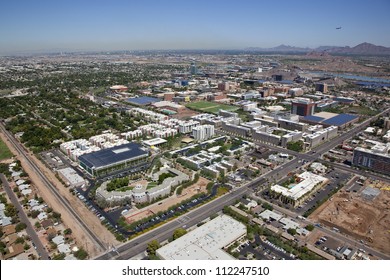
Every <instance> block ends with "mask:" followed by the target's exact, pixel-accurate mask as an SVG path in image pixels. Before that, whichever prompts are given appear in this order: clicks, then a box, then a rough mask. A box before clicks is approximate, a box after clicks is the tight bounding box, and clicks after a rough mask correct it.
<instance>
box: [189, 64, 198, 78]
mask: <svg viewBox="0 0 390 280" xmlns="http://www.w3.org/2000/svg"><path fill="white" fill-rule="evenodd" d="M190 73H191V75H196V74H198V68H197V67H196V64H195V62H192V63H191V66H190Z"/></svg>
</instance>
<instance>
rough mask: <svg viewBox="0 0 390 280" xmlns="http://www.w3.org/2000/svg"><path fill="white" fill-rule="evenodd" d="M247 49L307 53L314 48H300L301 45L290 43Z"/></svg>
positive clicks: (248, 49)
mask: <svg viewBox="0 0 390 280" xmlns="http://www.w3.org/2000/svg"><path fill="white" fill-rule="evenodd" d="M245 50H247V51H258V52H282V53H285V52H296V53H305V52H310V51H312V49H310V48H299V47H293V46H288V45H280V46H277V47H273V48H256V47H255V48H247V49H245Z"/></svg>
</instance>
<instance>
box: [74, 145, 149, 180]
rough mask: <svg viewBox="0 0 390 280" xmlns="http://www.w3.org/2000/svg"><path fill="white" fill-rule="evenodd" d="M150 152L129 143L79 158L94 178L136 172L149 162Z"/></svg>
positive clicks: (81, 164) (81, 165) (83, 166)
mask: <svg viewBox="0 0 390 280" xmlns="http://www.w3.org/2000/svg"><path fill="white" fill-rule="evenodd" d="M148 158H149V150H148V149H147V148H144V147H142V146H141V145H139V144H137V143H128V144H124V145H120V146H116V147H113V148H109V149H104V150H101V151H97V152H93V153H89V154H85V155H82V156H80V157H79V164H80V167H82V168H83V169H84V170H85V171H86V172H87V173H88V174H89V175H91V176H92V177H104V176H107V175H110V174H114V173H118V172H120V171H135V170H138V169H139V168H141V167H142V166H144V165H145V164H146V163H147V162H148Z"/></svg>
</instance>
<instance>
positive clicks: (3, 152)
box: [0, 139, 12, 160]
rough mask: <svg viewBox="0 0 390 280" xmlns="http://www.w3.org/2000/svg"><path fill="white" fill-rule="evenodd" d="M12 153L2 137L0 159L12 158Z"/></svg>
mask: <svg viewBox="0 0 390 280" xmlns="http://www.w3.org/2000/svg"><path fill="white" fill-rule="evenodd" d="M11 157H12V153H11V152H10V150H9V149H8V147H7V145H6V144H5V143H4V142H3V140H1V139H0V160H2V159H7V158H11Z"/></svg>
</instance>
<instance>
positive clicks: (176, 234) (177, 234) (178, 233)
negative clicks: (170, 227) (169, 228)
mask: <svg viewBox="0 0 390 280" xmlns="http://www.w3.org/2000/svg"><path fill="white" fill-rule="evenodd" d="M186 233H187V231H186V230H185V229H184V228H177V229H175V231H174V232H173V240H176V239H178V238H180V237H182V236H183V235H184V234H186Z"/></svg>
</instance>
